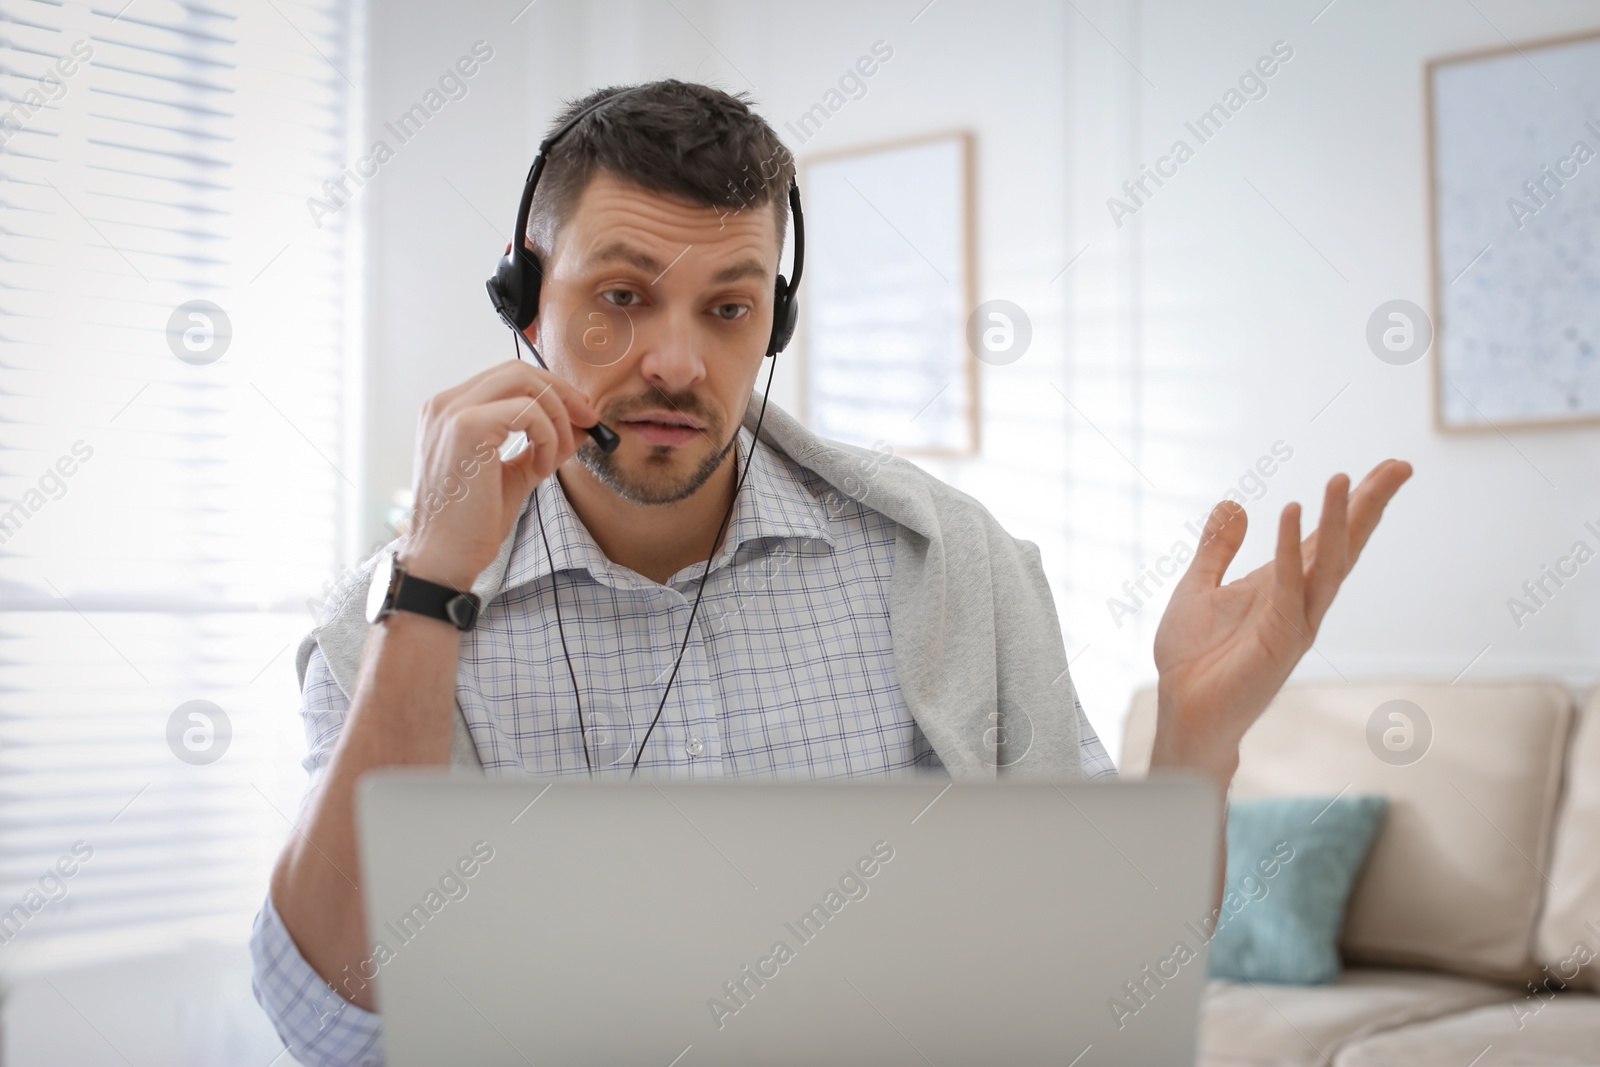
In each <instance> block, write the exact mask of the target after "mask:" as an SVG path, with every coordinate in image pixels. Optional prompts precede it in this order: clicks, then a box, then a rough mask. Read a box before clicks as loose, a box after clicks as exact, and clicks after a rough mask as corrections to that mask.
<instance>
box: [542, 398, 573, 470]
mask: <svg viewBox="0 0 1600 1067" xmlns="http://www.w3.org/2000/svg"><path fill="white" fill-rule="evenodd" d="M534 401H535V402H536V403H538V404H539V405H540V406H542V407H543V408H544V413H545V414H546V415H548V416H550V424H551V425H552V426H554V427H555V429H556V438H557V441H556V453H557V455H558V456H559V457H560V459H559V460H558V462H565V461H566V458H567V457H568V456H570V455H572V453H574V452H576V451H577V450H578V446H577V443H576V441H575V440H574V438H573V434H574V433H576V432H579V429H578V428H576V427H574V425H573V423H572V415H571V413H570V412H569V411H568V410H567V406H566V404H564V403H562V401H561V399H560V398H559V397H558V396H556V394H555V391H554V390H552V389H547V390H546V391H545V392H542V393H540V394H539V395H538V396H536V397H534Z"/></svg>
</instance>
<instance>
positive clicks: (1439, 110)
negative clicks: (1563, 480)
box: [1427, 32, 1600, 430]
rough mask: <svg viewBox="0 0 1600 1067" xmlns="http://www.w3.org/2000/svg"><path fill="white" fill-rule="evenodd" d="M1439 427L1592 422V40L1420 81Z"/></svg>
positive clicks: (1597, 385) (1596, 195) (1595, 214)
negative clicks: (1422, 87) (1424, 107)
mask: <svg viewBox="0 0 1600 1067" xmlns="http://www.w3.org/2000/svg"><path fill="white" fill-rule="evenodd" d="M1427 94H1428V125H1429V182H1430V187H1431V188H1430V192H1431V194H1432V196H1431V199H1432V244H1433V294H1434V296H1433V319H1434V325H1435V337H1436V344H1435V359H1434V369H1435V381H1434V385H1435V390H1434V392H1435V404H1434V411H1435V418H1436V422H1437V424H1438V426H1439V427H1440V428H1441V429H1444V430H1498V429H1504V428H1507V427H1521V426H1535V425H1541V426H1542V425H1549V424H1552V423H1563V422H1594V421H1597V420H1600V351H1597V349H1600V32H1596V33H1592V34H1586V35H1582V36H1574V37H1563V38H1556V39H1551V40H1544V41H1533V42H1528V43H1524V44H1518V45H1508V46H1506V47H1504V48H1496V49H1493V50H1490V51H1484V52H1475V53H1472V54H1469V55H1459V56H1450V57H1446V58H1443V59H1438V60H1434V61H1433V62H1431V63H1429V64H1428V68H1427Z"/></svg>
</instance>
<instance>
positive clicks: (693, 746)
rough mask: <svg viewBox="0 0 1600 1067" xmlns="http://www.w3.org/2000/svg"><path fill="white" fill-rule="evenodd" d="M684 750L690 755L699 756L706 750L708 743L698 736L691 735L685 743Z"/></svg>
mask: <svg viewBox="0 0 1600 1067" xmlns="http://www.w3.org/2000/svg"><path fill="white" fill-rule="evenodd" d="M683 750H684V751H685V752H687V753H689V755H690V756H698V755H700V753H702V752H704V751H705V750H706V743H705V742H704V741H702V740H700V739H699V738H698V737H691V738H689V740H688V741H687V742H686V743H685V744H684V746H683Z"/></svg>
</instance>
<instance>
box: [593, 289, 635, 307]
mask: <svg viewBox="0 0 1600 1067" xmlns="http://www.w3.org/2000/svg"><path fill="white" fill-rule="evenodd" d="M600 295H601V297H603V298H604V299H605V300H606V301H607V302H608V303H612V304H615V305H617V307H619V308H627V307H635V306H637V305H638V303H639V294H638V293H636V292H634V291H633V290H632V289H607V290H606V291H605V292H603V293H601V294H600Z"/></svg>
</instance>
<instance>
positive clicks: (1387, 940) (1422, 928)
mask: <svg viewBox="0 0 1600 1067" xmlns="http://www.w3.org/2000/svg"><path fill="white" fill-rule="evenodd" d="M1397 700H1400V701H1407V702H1409V703H1410V704H1411V705H1413V706H1415V708H1420V709H1421V715H1420V716H1419V715H1417V714H1416V713H1415V712H1414V711H1413V712H1411V713H1409V715H1408V718H1409V719H1410V720H1414V721H1411V722H1409V724H1407V723H1404V722H1402V720H1398V719H1394V720H1392V719H1391V718H1390V714H1391V713H1392V712H1393V711H1394V710H1395V709H1396V707H1397V705H1394V704H1392V703H1391V702H1393V701H1397ZM1386 705H1387V707H1386ZM1399 707H1403V706H1399ZM1423 717H1425V721H1424V719H1423ZM1571 721H1572V699H1571V696H1570V694H1569V693H1568V691H1567V689H1566V687H1565V686H1562V685H1560V684H1557V683H1552V682H1484V683H1475V684H1470V685H1454V686H1452V685H1447V684H1444V683H1387V684H1361V685H1344V684H1301V685H1293V686H1288V687H1286V688H1285V689H1284V690H1283V692H1281V693H1280V694H1279V695H1278V697H1277V699H1276V700H1274V701H1273V703H1272V706H1271V707H1269V708H1268V709H1267V711H1266V712H1265V713H1264V714H1263V715H1262V717H1261V719H1260V720H1259V721H1258V722H1256V724H1255V725H1254V726H1252V727H1251V729H1250V732H1249V733H1248V734H1246V735H1245V739H1244V743H1243V744H1242V745H1241V746H1240V753H1239V771H1238V773H1237V774H1236V775H1235V777H1234V782H1233V792H1232V796H1234V797H1236V798H1240V799H1243V798H1247V797H1260V796H1315V795H1324V796H1329V795H1333V794H1336V793H1340V792H1348V793H1356V794H1360V793H1378V794H1382V795H1384V796H1386V797H1388V798H1389V813H1388V816H1387V818H1386V819H1385V821H1384V825H1383V827H1382V829H1380V830H1379V832H1378V838H1377V840H1376V841H1375V842H1374V844H1373V846H1372V851H1371V853H1370V854H1369V855H1368V857H1367V862H1366V864H1365V866H1364V867H1363V868H1362V872H1361V874H1360V876H1359V877H1358V878H1357V880H1356V884H1355V886H1354V888H1353V889H1352V891H1351V896H1350V904H1349V910H1348V912H1347V913H1346V917H1345V926H1344V933H1343V935H1342V937H1341V939H1340V948H1341V949H1342V951H1343V953H1344V957H1345V960H1346V962H1349V963H1369V964H1370V963H1377V964H1384V965H1393V966H1416V967H1436V968H1439V969H1442V970H1447V971H1453V972H1456V973H1459V974H1466V975H1473V976H1479V977H1486V978H1491V979H1499V980H1522V979H1526V978H1529V977H1532V976H1533V975H1534V973H1536V971H1537V968H1536V967H1535V966H1534V965H1533V963H1532V940H1533V926H1534V919H1535V916H1536V915H1537V913H1538V909H1539V903H1540V900H1541V898H1542V895H1543V891H1544V889H1545V886H1546V884H1547V883H1546V880H1545V877H1544V875H1543V874H1541V873H1540V872H1541V871H1547V870H1548V868H1549V859H1548V851H1549V842H1550V838H1551V827H1552V824H1553V821H1554V814H1555V804H1556V799H1557V795H1558V793H1559V790H1560V783H1561V772H1562V764H1563V757H1564V754H1565V748H1566V743H1567V736H1568V732H1569V727H1570V724H1571ZM1407 725H1409V728H1410V729H1411V736H1410V738H1409V740H1410V741H1411V743H1412V745H1413V746H1414V747H1413V749H1412V754H1415V753H1421V755H1420V756H1419V757H1417V758H1414V759H1411V760H1410V761H1409V762H1408V761H1407V760H1406V759H1402V758H1399V757H1400V755H1406V754H1405V753H1400V754H1399V755H1397V753H1396V752H1395V751H1394V750H1393V749H1392V748H1390V747H1386V737H1385V735H1386V732H1388V734H1389V738H1388V740H1392V741H1394V742H1395V743H1397V744H1400V745H1403V744H1404V743H1405V741H1406V740H1407V738H1406V737H1405V736H1404V735H1403V732H1402V727H1403V726H1407ZM1154 732H1155V694H1154V691H1152V690H1146V691H1144V692H1142V693H1140V694H1138V695H1136V696H1135V698H1134V703H1133V707H1132V708H1131V709H1130V711H1129V721H1128V724H1127V730H1126V732H1125V734H1124V737H1125V744H1124V749H1123V761H1122V762H1123V772H1124V774H1125V775H1129V776H1137V774H1139V773H1142V771H1143V769H1144V768H1145V767H1147V766H1148V764H1149V751H1150V740H1151V738H1153V737H1154ZM1428 735H1431V738H1429V736H1428Z"/></svg>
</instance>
